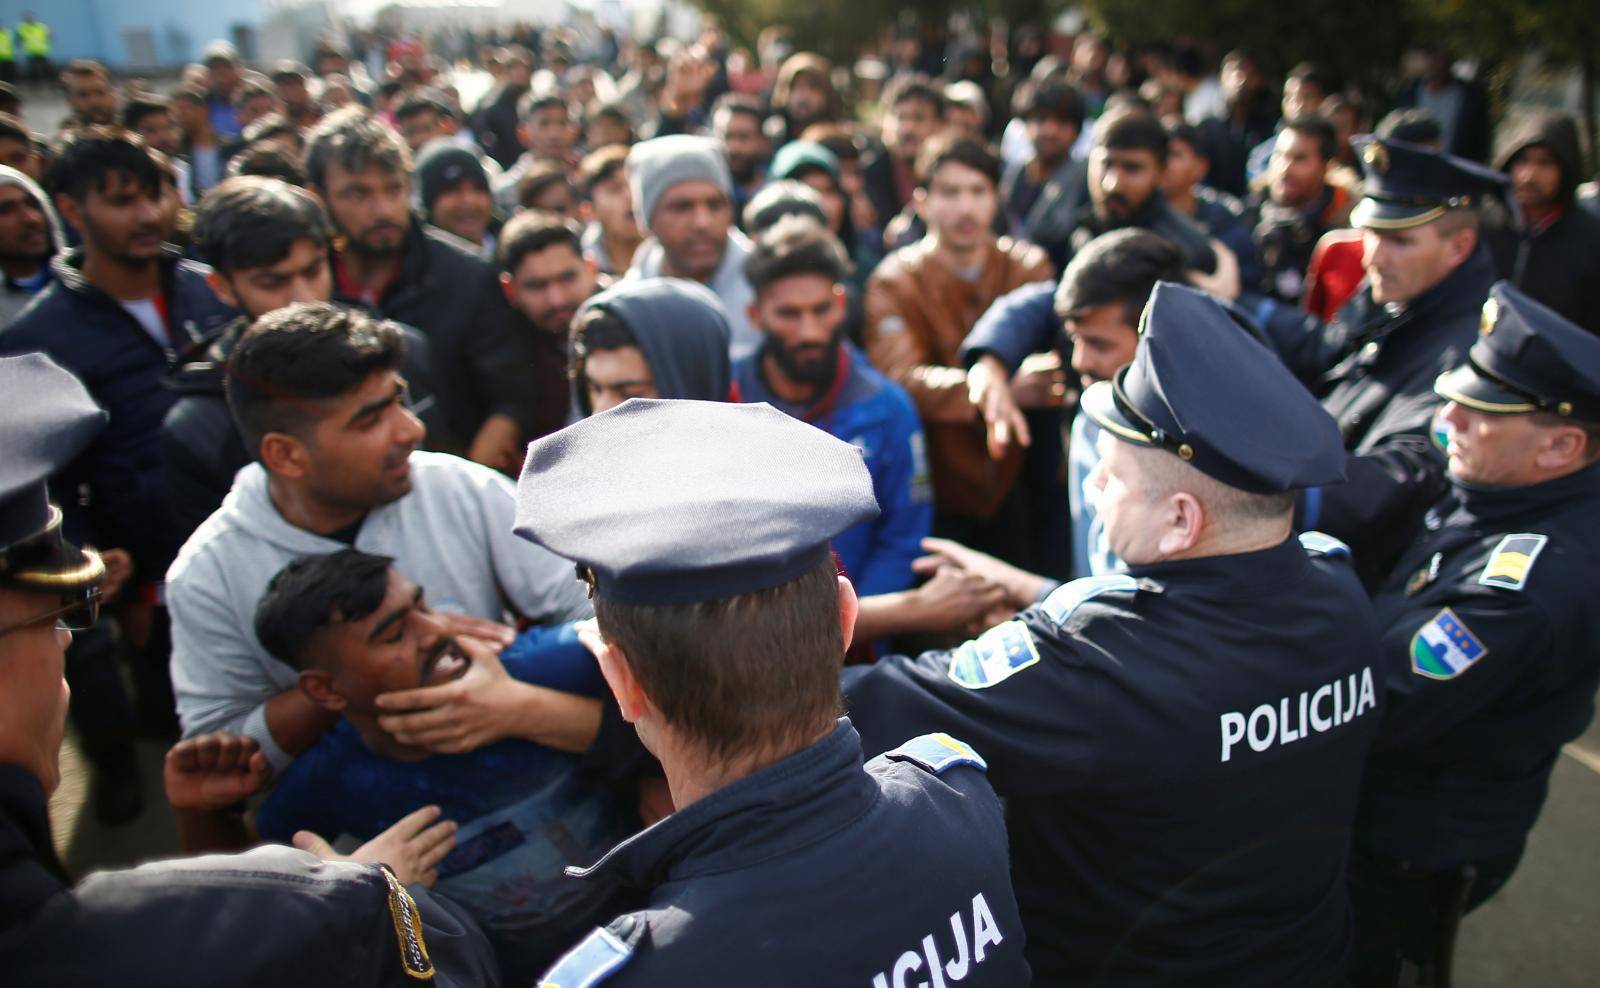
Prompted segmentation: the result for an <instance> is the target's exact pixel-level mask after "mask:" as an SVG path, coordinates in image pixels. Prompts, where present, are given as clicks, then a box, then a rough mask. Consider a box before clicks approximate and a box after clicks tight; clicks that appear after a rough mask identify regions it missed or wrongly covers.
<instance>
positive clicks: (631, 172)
mask: <svg viewBox="0 0 1600 988" xmlns="http://www.w3.org/2000/svg"><path fill="white" fill-rule="evenodd" d="M679 182H714V183H716V186H717V188H719V189H721V190H722V191H723V193H724V194H726V195H727V196H728V198H729V199H730V200H731V199H732V198H733V176H732V175H731V174H729V172H728V159H726V158H724V157H723V156H722V149H721V148H720V147H718V146H717V142H716V141H714V140H712V139H711V138H709V137H695V136H693V135H690V134H673V135H671V136H670V137H655V138H651V139H650V140H648V141H640V142H639V143H638V144H635V145H634V146H633V150H631V151H629V152H628V185H629V187H630V188H631V190H632V192H633V211H634V215H635V217H636V218H637V219H638V221H639V227H640V229H649V227H650V216H651V214H653V213H654V212H655V211H656V203H657V202H659V201H660V199H661V195H662V193H664V192H666V191H667V190H668V189H670V188H672V187H673V186H674V185H677V184H678V183H679Z"/></svg>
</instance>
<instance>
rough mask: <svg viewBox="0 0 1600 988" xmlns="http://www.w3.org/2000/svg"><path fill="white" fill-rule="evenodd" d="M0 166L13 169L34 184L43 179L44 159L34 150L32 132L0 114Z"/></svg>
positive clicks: (15, 119) (20, 123)
mask: <svg viewBox="0 0 1600 988" xmlns="http://www.w3.org/2000/svg"><path fill="white" fill-rule="evenodd" d="M0 165H5V166H6V167H8V168H15V169H16V170H17V171H19V172H22V173H23V174H24V175H26V176H28V177H29V178H30V179H32V180H33V181H35V182H38V181H41V180H42V179H43V178H44V158H43V157H42V156H41V155H40V154H39V152H38V151H37V150H35V148H34V137H33V134H32V132H30V131H29V130H28V128H27V125H25V124H24V123H23V122H22V121H21V120H20V119H18V118H17V117H15V116H12V115H11V114H9V113H0Z"/></svg>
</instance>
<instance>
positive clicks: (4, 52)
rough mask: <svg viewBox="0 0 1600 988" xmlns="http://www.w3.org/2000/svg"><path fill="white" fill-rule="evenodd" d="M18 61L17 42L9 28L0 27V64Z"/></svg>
mask: <svg viewBox="0 0 1600 988" xmlns="http://www.w3.org/2000/svg"><path fill="white" fill-rule="evenodd" d="M16 60H17V42H16V39H15V38H14V37H12V35H11V29H10V28H9V27H0V62H15V61H16Z"/></svg>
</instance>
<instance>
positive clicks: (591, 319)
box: [570, 308, 644, 416]
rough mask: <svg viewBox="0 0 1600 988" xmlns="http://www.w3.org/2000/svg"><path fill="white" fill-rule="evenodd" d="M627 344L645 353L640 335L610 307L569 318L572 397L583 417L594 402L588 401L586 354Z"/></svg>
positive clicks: (591, 411) (622, 347)
mask: <svg viewBox="0 0 1600 988" xmlns="http://www.w3.org/2000/svg"><path fill="white" fill-rule="evenodd" d="M627 347H633V348H635V349H637V350H639V352H640V353H643V352H644V348H643V347H640V346H639V338H638V337H637V336H635V335H633V329H632V328H631V327H629V325H628V324H627V323H626V322H623V321H622V317H621V316H619V315H617V314H616V313H614V312H612V311H610V310H609V309H603V308H591V309H586V310H584V311H583V312H580V313H578V315H577V318H575V319H573V320H572V347H571V353H572V366H571V370H570V376H571V378H572V392H573V399H574V400H575V401H576V402H577V404H578V411H579V412H581V413H583V414H584V415H585V416H588V415H592V414H594V405H593V403H591V402H590V401H589V375H588V373H587V372H586V370H585V367H586V364H587V362H588V359H589V355H590V354H593V353H599V352H600V351H602V350H622V349H625V348H627Z"/></svg>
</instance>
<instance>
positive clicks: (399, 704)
mask: <svg viewBox="0 0 1600 988" xmlns="http://www.w3.org/2000/svg"><path fill="white" fill-rule="evenodd" d="M456 645H457V646H458V647H459V648H460V649H461V652H462V654H464V655H465V656H466V658H467V659H468V661H469V662H470V663H471V665H470V666H468V668H467V671H466V672H465V673H463V674H462V676H461V678H459V679H453V680H451V681H449V682H447V683H441V684H439V685H437V686H423V687H421V688H418V689H413V690H400V691H398V692H393V693H382V694H379V696H378V697H377V701H376V702H377V705H378V708H379V709H380V710H383V711H385V713H384V714H383V715H382V716H380V717H379V718H378V726H379V727H382V728H383V729H384V730H385V731H388V732H389V733H390V734H391V735H393V737H394V739H395V740H396V741H399V742H400V743H401V744H409V745H414V746H416V747H419V748H427V749H428V750H429V751H434V752H438V753H439V754H448V755H456V754H460V753H462V752H464V751H473V750H475V749H477V748H481V747H483V746H484V745H486V744H490V743H492V742H495V741H499V740H502V739H504V738H509V737H518V736H520V732H521V728H522V726H523V725H522V724H521V723H520V722H519V714H520V712H521V709H522V708H521V707H520V706H519V705H518V703H517V702H516V700H517V696H516V691H515V690H514V689H512V688H511V687H513V685H520V684H516V680H513V679H512V678H511V676H510V675H509V674H507V672H506V669H505V666H503V665H501V664H500V659H499V656H498V654H497V653H498V652H499V651H500V649H499V648H498V647H496V645H494V644H491V643H489V642H486V641H483V640H481V639H478V638H470V637H462V638H457V639H456Z"/></svg>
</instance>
